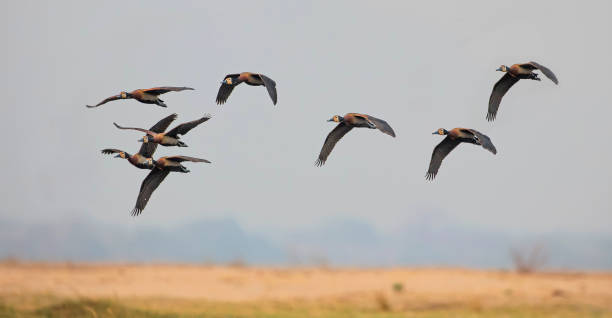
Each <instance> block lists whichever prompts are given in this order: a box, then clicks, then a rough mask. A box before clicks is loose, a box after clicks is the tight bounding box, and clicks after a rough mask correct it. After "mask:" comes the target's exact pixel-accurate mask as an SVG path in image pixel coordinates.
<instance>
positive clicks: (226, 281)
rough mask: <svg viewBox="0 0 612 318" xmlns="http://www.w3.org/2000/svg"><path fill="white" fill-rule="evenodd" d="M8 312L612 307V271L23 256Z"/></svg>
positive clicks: (469, 312)
mask: <svg viewBox="0 0 612 318" xmlns="http://www.w3.org/2000/svg"><path fill="white" fill-rule="evenodd" d="M0 317H28V318H29V317H32V318H34V317H136V318H138V317H279V318H280V317H288V318H292V317H296V318H297V317H332V318H335V317H363V318H366V317H381V318H382V317H432V318H435V317H508V318H511V317H512V318H513V317H612V273H569V272H556V273H552V272H546V273H536V274H516V273H513V272H507V271H482V270H469V269H457V268H380V269H357V268H309V267H305V268H299V267H297V268H269V267H245V266H204V265H202V266H196V265H165V264H121V265H120V264H41V263H18V262H14V263H4V264H0Z"/></svg>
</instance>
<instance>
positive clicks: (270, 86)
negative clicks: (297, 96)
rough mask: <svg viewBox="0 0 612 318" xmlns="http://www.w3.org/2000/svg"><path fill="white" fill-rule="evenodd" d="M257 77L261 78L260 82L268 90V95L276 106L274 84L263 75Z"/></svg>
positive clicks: (276, 97)
mask: <svg viewBox="0 0 612 318" xmlns="http://www.w3.org/2000/svg"><path fill="white" fill-rule="evenodd" d="M259 77H261V81H262V82H263V83H264V86H265V87H266V89H267V90H268V94H269V95H270V98H271V99H272V102H273V103H274V105H276V101H277V100H278V94H277V93H276V82H275V81H273V80H272V79H271V78H269V77H267V76H265V75H263V74H259Z"/></svg>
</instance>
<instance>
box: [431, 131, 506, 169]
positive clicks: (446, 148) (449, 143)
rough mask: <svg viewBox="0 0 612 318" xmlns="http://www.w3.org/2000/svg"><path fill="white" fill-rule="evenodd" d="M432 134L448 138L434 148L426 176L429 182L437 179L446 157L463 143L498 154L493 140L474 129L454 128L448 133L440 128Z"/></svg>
mask: <svg viewBox="0 0 612 318" xmlns="http://www.w3.org/2000/svg"><path fill="white" fill-rule="evenodd" d="M432 134H433V135H446V138H444V140H442V142H440V143H439V144H438V145H437V146H436V148H434V151H433V153H432V154H431V161H430V162H429V170H427V174H426V175H425V178H426V179H427V180H433V179H434V178H435V177H436V175H437V174H438V169H440V165H441V164H442V160H444V158H445V157H446V155H448V153H449V152H451V151H453V149H455V147H457V145H459V144H460V143H462V142H467V143H471V144H475V145H479V146H482V147H483V148H484V149H486V150H488V151H490V152H492V153H493V154H496V153H497V149H495V146H494V145H493V143H492V142H491V139H490V138H489V137H488V136H487V135H485V134H482V133H480V132H478V131H476V130H474V129H468V128H454V129H451V130H450V131H448V130H446V129H444V128H440V129H438V130H436V131H435V132H433V133H432Z"/></svg>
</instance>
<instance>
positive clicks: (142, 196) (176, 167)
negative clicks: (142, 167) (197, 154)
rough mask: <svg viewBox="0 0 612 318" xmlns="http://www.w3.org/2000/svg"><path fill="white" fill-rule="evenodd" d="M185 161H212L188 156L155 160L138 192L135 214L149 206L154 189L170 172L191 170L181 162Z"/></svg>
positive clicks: (133, 212)
mask: <svg viewBox="0 0 612 318" xmlns="http://www.w3.org/2000/svg"><path fill="white" fill-rule="evenodd" d="M183 161H191V162H206V163H210V161H208V160H206V159H200V158H194V157H188V156H170V157H161V158H159V159H157V160H155V161H154V166H155V167H154V168H153V169H152V170H151V172H149V174H148V175H147V177H146V178H145V179H144V180H143V181H142V184H141V185H140V191H139V193H138V198H137V199H136V206H134V209H132V215H133V216H136V215H139V214H140V213H142V211H143V210H144V208H145V207H146V206H147V203H148V202H149V199H150V198H151V194H153V191H155V189H157V187H158V186H159V185H160V183H162V181H164V179H165V178H166V176H168V174H169V173H170V172H172V171H174V172H183V173H187V172H189V169H187V168H186V167H185V166H183V165H182V164H181V162H183Z"/></svg>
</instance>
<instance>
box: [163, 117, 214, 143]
mask: <svg viewBox="0 0 612 318" xmlns="http://www.w3.org/2000/svg"><path fill="white" fill-rule="evenodd" d="M210 118H211V116H210V114H205V115H204V117H202V118H200V119H197V120H192V121H189V122H186V123H182V124H180V125H178V126H176V127H174V128H172V130H170V131H169V132H168V133H166V136H170V137H174V138H176V137H177V135H184V134H186V133H188V132H189V131H190V130H192V129H193V128H195V127H196V126H198V125H199V124H201V123H203V122H205V121H207V120H209V119H210Z"/></svg>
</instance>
